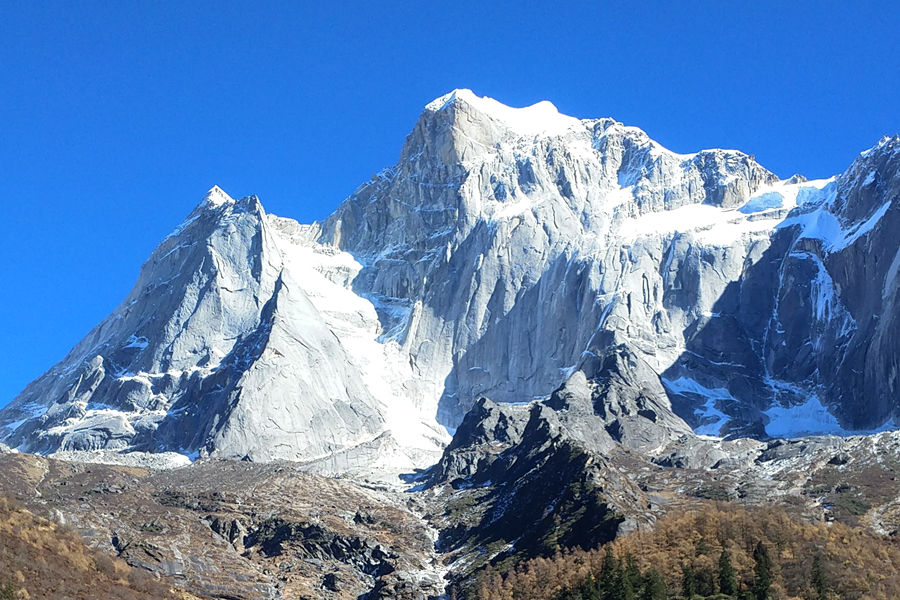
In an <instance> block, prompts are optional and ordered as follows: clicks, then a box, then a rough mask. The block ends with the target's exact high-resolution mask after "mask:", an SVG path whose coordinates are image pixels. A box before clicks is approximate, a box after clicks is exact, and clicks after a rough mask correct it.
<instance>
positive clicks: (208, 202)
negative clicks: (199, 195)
mask: <svg viewBox="0 0 900 600" xmlns="http://www.w3.org/2000/svg"><path fill="white" fill-rule="evenodd" d="M233 202H234V198H232V197H231V196H229V195H228V194H226V193H225V190H223V189H222V188H220V187H219V186H217V185H214V186H212V188H210V190H209V191H208V192H206V195H205V196H203V200H202V201H201V202H200V204H201V205H203V206H221V205H222V204H225V203H233Z"/></svg>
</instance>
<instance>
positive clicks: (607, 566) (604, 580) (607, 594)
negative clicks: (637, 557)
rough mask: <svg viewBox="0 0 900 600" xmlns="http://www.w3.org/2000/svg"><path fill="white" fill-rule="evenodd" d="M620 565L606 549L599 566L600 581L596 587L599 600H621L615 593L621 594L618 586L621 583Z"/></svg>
mask: <svg viewBox="0 0 900 600" xmlns="http://www.w3.org/2000/svg"><path fill="white" fill-rule="evenodd" d="M621 575H622V574H621V564H620V563H619V561H617V560H616V557H615V556H613V551H612V548H610V547H609V546H607V547H606V553H605V554H604V555H603V562H602V563H601V564H600V581H599V583H598V585H597V592H598V594H599V596H600V600H622V598H621V597H620V596H616V594H617V593H621V590H620V589H619V586H620V585H621V582H622V576H621Z"/></svg>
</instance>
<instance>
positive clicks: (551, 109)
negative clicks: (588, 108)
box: [425, 89, 581, 136]
mask: <svg viewBox="0 0 900 600" xmlns="http://www.w3.org/2000/svg"><path fill="white" fill-rule="evenodd" d="M457 100H462V101H464V102H465V103H466V104H468V105H469V106H472V107H473V108H475V109H476V110H478V111H479V112H481V113H484V114H486V115H487V116H489V117H490V118H492V119H494V120H495V121H499V122H501V123H503V124H504V125H506V127H507V128H508V129H510V130H512V131H514V132H515V133H518V134H519V135H524V136H536V135H562V134H564V133H565V132H566V131H568V130H569V129H570V128H572V127H574V126H576V125H580V124H581V121H580V120H579V119H576V118H575V117H569V116H567V115H563V114H560V112H559V111H558V110H556V107H555V106H554V105H553V103H552V102H548V101H546V100H544V101H542V102H538V103H537V104H532V105H531V106H526V107H525V108H512V107H510V106H506V105H505V104H502V103H500V102H497V101H496V100H494V99H493V98H488V97H487V96H485V97H480V96H476V95H475V93H474V92H473V91H472V90H466V89H460V90H453V91H452V92H450V93H449V94H446V95H445V96H441V97H440V98H438V99H437V100H435V101H433V102H431V103H430V104H428V106H426V107H425V110H430V111H434V112H438V111H440V110H443V109H444V108H446V107H447V106H450V105H452V104H453V103H454V102H456V101H457Z"/></svg>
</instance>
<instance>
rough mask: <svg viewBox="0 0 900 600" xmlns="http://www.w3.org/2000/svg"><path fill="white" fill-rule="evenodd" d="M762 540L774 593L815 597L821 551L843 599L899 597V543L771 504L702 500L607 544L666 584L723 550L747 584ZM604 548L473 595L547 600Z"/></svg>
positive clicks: (519, 572)
mask: <svg viewBox="0 0 900 600" xmlns="http://www.w3.org/2000/svg"><path fill="white" fill-rule="evenodd" d="M759 541H763V542H764V543H765V544H766V545H767V546H768V547H769V549H770V552H771V554H772V556H773V557H774V558H777V573H776V577H775V590H774V591H775V593H776V596H775V597H776V598H803V599H809V598H815V597H816V595H815V593H814V592H813V591H812V589H811V586H810V568H811V565H812V561H813V558H814V557H815V556H816V555H817V554H819V555H820V556H821V557H822V561H823V564H824V567H825V571H826V573H827V576H828V579H829V583H830V586H831V590H832V591H833V592H834V593H836V595H837V597H839V598H841V599H842V600H895V599H897V598H900V544H898V542H897V541H895V540H893V539H891V538H885V537H882V536H878V535H875V534H873V533H871V532H870V531H868V530H865V529H862V528H853V527H849V526H847V525H843V524H841V523H833V524H826V523H818V524H805V523H800V522H798V521H797V520H794V519H792V518H791V517H790V516H789V515H788V514H787V513H786V512H784V511H783V510H780V509H777V508H768V507H764V508H752V509H744V508H741V507H739V506H738V505H735V504H726V503H722V504H712V503H710V504H706V505H703V506H702V507H701V508H700V509H699V510H695V511H689V512H681V513H675V514H670V515H668V516H666V517H665V518H663V519H661V520H660V521H659V522H658V523H657V525H656V526H655V527H654V529H653V530H652V531H638V532H634V533H632V534H630V535H627V536H625V537H624V538H622V539H620V540H617V541H616V542H614V543H613V548H614V550H615V553H616V555H617V556H620V557H623V556H625V554H627V553H630V554H631V555H632V556H634V558H635V559H636V560H637V562H638V564H639V565H640V566H641V568H642V569H648V568H650V567H653V568H655V569H657V570H658V571H660V573H662V574H663V576H664V577H665V579H666V581H667V583H668V585H669V589H670V590H671V591H673V592H674V591H677V590H679V589H680V581H681V574H682V565H684V564H691V565H693V567H694V569H695V571H699V570H703V569H707V570H710V571H711V572H712V573H715V572H716V564H717V561H718V558H719V555H720V553H721V551H722V549H723V548H727V549H728V550H729V552H730V553H731V556H732V562H733V564H734V567H735V570H736V571H737V575H738V581H739V582H741V583H742V584H743V586H744V589H746V586H748V585H749V584H750V582H752V580H753V568H754V562H753V548H754V547H755V546H756V544H757V542H759ZM602 557H603V551H602V550H596V551H591V552H573V553H570V554H565V555H559V556H556V557H555V558H552V559H535V560H532V561H528V562H527V563H524V564H523V565H520V566H519V567H518V568H517V569H515V570H514V571H512V572H510V573H508V574H507V575H506V576H505V577H500V576H499V575H498V574H496V573H494V574H488V575H487V576H485V577H484V578H482V581H481V584H480V586H479V588H478V592H477V596H476V597H477V598H478V599H479V600H512V599H519V598H548V599H549V598H553V597H554V596H555V595H556V594H558V593H559V591H560V590H562V589H563V588H565V587H568V586H572V585H576V584H578V583H579V582H580V581H582V580H583V579H584V578H585V577H587V576H588V575H590V574H592V573H598V572H599V570H600V563H601V560H602Z"/></svg>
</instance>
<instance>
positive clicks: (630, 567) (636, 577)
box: [622, 552, 644, 600]
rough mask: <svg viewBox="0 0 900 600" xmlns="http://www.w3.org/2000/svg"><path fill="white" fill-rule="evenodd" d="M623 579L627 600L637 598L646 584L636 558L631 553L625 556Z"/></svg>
mask: <svg viewBox="0 0 900 600" xmlns="http://www.w3.org/2000/svg"><path fill="white" fill-rule="evenodd" d="M622 579H623V582H624V584H625V586H624V587H625V598H626V600H633V599H634V598H637V596H638V593H639V592H640V591H641V586H643V584H644V576H643V575H642V574H641V568H640V567H639V566H638V564H637V561H636V560H634V556H632V554H631V553H630V552H629V553H628V554H626V555H625V568H624V569H623V570H622Z"/></svg>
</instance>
